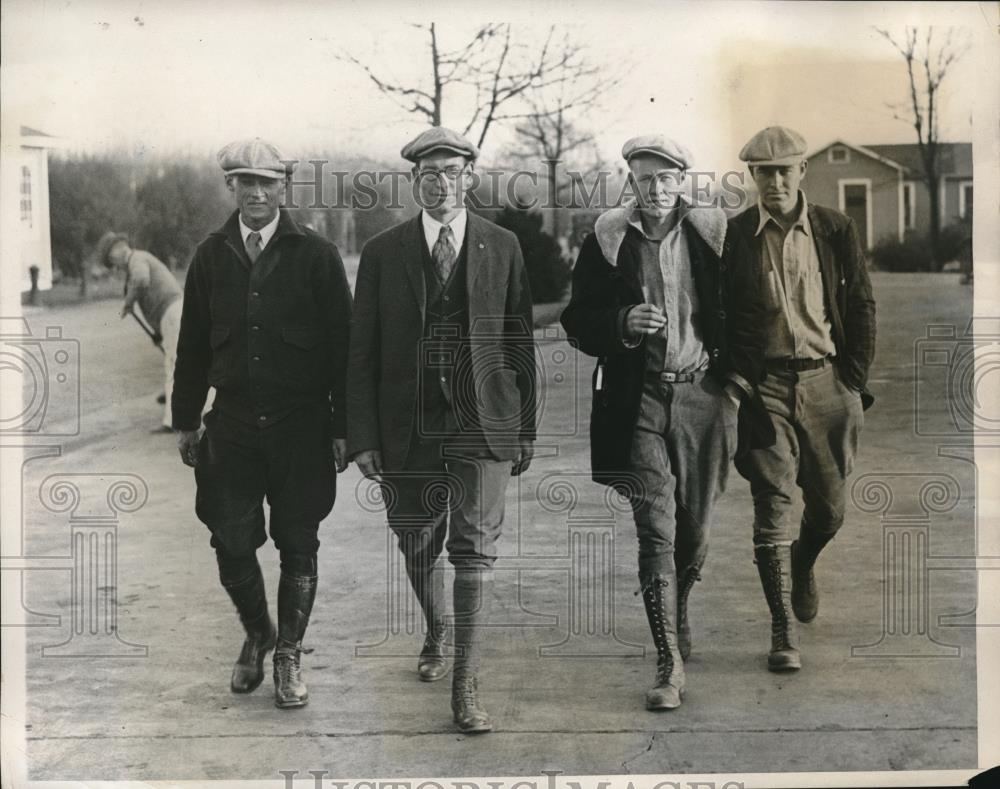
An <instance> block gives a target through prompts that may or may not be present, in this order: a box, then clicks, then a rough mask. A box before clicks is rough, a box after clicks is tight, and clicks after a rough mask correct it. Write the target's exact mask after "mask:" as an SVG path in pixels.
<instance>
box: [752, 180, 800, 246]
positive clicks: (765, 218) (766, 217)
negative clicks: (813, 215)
mask: <svg viewBox="0 0 1000 789" xmlns="http://www.w3.org/2000/svg"><path fill="white" fill-rule="evenodd" d="M799 205H800V206H801V208H800V209H799V215H798V216H797V217H796V218H795V222H793V223H792V227H793V228H795V227H800V228H802V232H803V233H805V234H806V235H807V236H811V235H812V228H811V227H809V204H808V203H807V202H806V193H805V192H803V191H802V190H801V189H799ZM757 208H758V209H760V221H759V222H758V223H757V232H756V233H754V235H755V236H759V235H760V233H761V231H762V230H763V229H764V228H765V227H766V226H767V223H768V222H774V224H776V225H777V226H778V227H781V223H780V222H778V220H777V219H775V218H774V217H773V216H771V213H770V212H769V211H768V210H767V209H766V208H765V207H764V204H763V203H762V202H761V201H760V198H757Z"/></svg>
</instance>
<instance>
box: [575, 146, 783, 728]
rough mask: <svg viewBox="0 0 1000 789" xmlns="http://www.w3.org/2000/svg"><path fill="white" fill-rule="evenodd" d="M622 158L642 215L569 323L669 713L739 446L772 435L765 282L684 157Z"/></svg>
mask: <svg viewBox="0 0 1000 789" xmlns="http://www.w3.org/2000/svg"><path fill="white" fill-rule="evenodd" d="M622 155H623V156H624V157H625V160H626V161H627V162H628V165H629V170H630V173H631V177H632V183H633V184H634V186H635V189H636V192H637V198H638V201H639V202H638V205H635V204H632V203H629V204H626V205H625V206H624V207H622V208H615V209H612V210H610V211H607V212H605V213H604V214H602V215H601V216H600V217H599V218H598V220H597V223H596V226H595V230H594V233H593V234H591V235H590V236H588V237H587V239H586V240H585V241H584V243H583V247H582V248H581V250H580V256H579V259H578V260H577V263H576V268H575V269H574V272H573V295H572V299H571V300H570V303H569V306H568V307H567V308H566V310H565V312H563V316H562V324H563V326H564V327H565V328H566V332H567V333H568V335H569V337H570V339H571V340H572V341H573V342H574V343H575V344H576V345H577V347H578V348H579V349H580V350H581V351H583V352H584V353H586V354H589V355H591V356H596V357H598V362H597V368H596V370H595V372H594V384H593V389H594V392H593V397H594V401H593V411H592V414H591V421H590V438H591V464H592V468H593V476H594V479H595V480H596V481H598V482H602V483H604V484H607V485H613V486H615V487H616V488H617V489H619V490H620V491H621V492H622V493H624V494H625V495H628V496H629V497H630V499H631V502H632V508H633V513H634V515H635V522H636V530H637V533H638V538H639V581H640V585H641V589H642V596H643V601H644V603H645V607H646V614H647V618H648V620H649V626H650V630H651V632H652V636H653V642H654V644H655V645H656V649H657V655H658V661H657V680H656V686H655V687H654V688H652V689H651V690H650V691H649V692H648V693H647V694H646V706H647V708H648V709H654V710H661V709H673V708H675V707H677V706H679V705H680V703H681V699H680V696H681V692H682V690H683V687H684V681H685V678H684V666H683V661H684V660H685V659H686V658H687V656H688V654H689V652H690V649H691V632H690V626H689V624H688V616H687V599H688V595H689V593H690V591H691V587H692V585H693V584H694V582H695V580H697V579H698V578H699V573H700V570H701V567H702V564H703V563H704V561H705V556H706V553H707V550H708V532H709V525H710V522H711V516H712V510H713V507H714V505H715V503H716V501H717V499H718V497H719V496H720V495H721V493H722V492H723V490H724V488H725V484H726V479H727V476H728V471H729V464H730V462H731V461H732V458H733V455H734V453H735V452H736V451H737V444H738V439H739V443H740V444H741V445H742V447H743V448H744V449H745V448H747V447H749V446H765V445H766V444H767V443H768V442H769V441H773V435H772V431H771V425H770V421H769V420H768V418H767V413H766V412H765V411H764V407H763V404H762V403H761V401H760V396H759V394H758V393H757V387H756V384H757V381H758V380H759V378H760V374H761V369H762V362H763V355H762V349H763V343H764V338H763V336H762V335H761V327H762V322H763V321H762V311H763V304H762V302H761V300H760V287H761V282H760V281H759V279H758V277H757V271H756V270H755V269H753V268H752V267H751V266H750V265H749V259H748V256H747V254H746V253H745V250H741V249H739V248H733V244H732V243H731V242H730V241H729V239H728V238H727V223H726V217H725V214H724V213H723V212H722V211H721V210H720V209H718V208H714V207H697V206H692V205H690V204H689V202H688V201H687V200H686V199H684V198H683V195H682V192H683V191H684V189H685V186H686V184H687V183H689V179H687V178H686V171H687V170H688V168H689V167H690V166H691V164H692V159H691V154H690V152H689V151H688V150H687V149H686V148H685V147H684V146H682V145H680V144H679V143H677V142H674V141H673V140H669V139H666V138H663V137H661V136H658V135H650V136H645V137H636V138H634V139H632V140H629V141H628V142H627V143H625V146H624V148H623V149H622Z"/></svg>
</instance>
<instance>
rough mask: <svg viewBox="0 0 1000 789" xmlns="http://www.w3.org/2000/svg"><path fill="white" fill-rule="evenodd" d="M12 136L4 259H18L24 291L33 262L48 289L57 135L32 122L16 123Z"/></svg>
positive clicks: (7, 147) (6, 164)
mask: <svg viewBox="0 0 1000 789" xmlns="http://www.w3.org/2000/svg"><path fill="white" fill-rule="evenodd" d="M11 136H12V137H13V139H5V140H4V174H3V195H4V199H3V201H2V204H3V210H4V213H5V214H6V216H4V217H3V223H2V224H3V227H4V228H7V229H8V232H5V233H4V238H3V240H2V241H3V243H2V246H3V260H5V261H7V260H10V261H16V265H18V266H19V271H20V280H21V290H22V291H25V290H30V288H31V275H30V270H31V267H32V266H37V267H38V287H39V289H42V290H46V289H48V288H51V287H52V241H51V238H50V235H49V160H48V149H49V148H51V147H53V144H54V142H55V138H54V137H51V136H50V135H48V134H45V133H44V132H40V131H38V130H37V129H32V128H30V127H28V126H20V127H17V126H15V127H14V133H13V134H12V135H11Z"/></svg>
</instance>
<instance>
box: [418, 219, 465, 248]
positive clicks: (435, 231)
mask: <svg viewBox="0 0 1000 789" xmlns="http://www.w3.org/2000/svg"><path fill="white" fill-rule="evenodd" d="M421 217H422V220H423V223H424V241H426V242H427V251H428V252H430V253H431V257H434V245H435V244H436V243H437V240H438V235H440V233H441V228H442V227H444V224H442V223H441V222H438V221H437V220H436V219H435V218H434V217H432V216H431V215H430V214H428V213H427V212H426V211H423V212H421ZM468 218H469V217H468V212H467V211H466V210H465V209H464V208H463V209H462V210H461V211H459V212H458V215H457V216H456V217H455V218H454V219H452V220H451V221H450V222H449V223H448V227H450V228H451V234H452V243H453V244H454V245H455V255H456V256H457V255H458V254H459V253H461V251H462V242H463V241H464V240H465V225H466V223H467V221H468Z"/></svg>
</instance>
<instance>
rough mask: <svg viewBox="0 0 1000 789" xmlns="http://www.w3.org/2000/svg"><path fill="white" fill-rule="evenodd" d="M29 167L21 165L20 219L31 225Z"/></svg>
mask: <svg viewBox="0 0 1000 789" xmlns="http://www.w3.org/2000/svg"><path fill="white" fill-rule="evenodd" d="M31 214H32V212H31V168H30V167H21V221H22V222H27V224H28V227H31V219H32V216H31Z"/></svg>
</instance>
